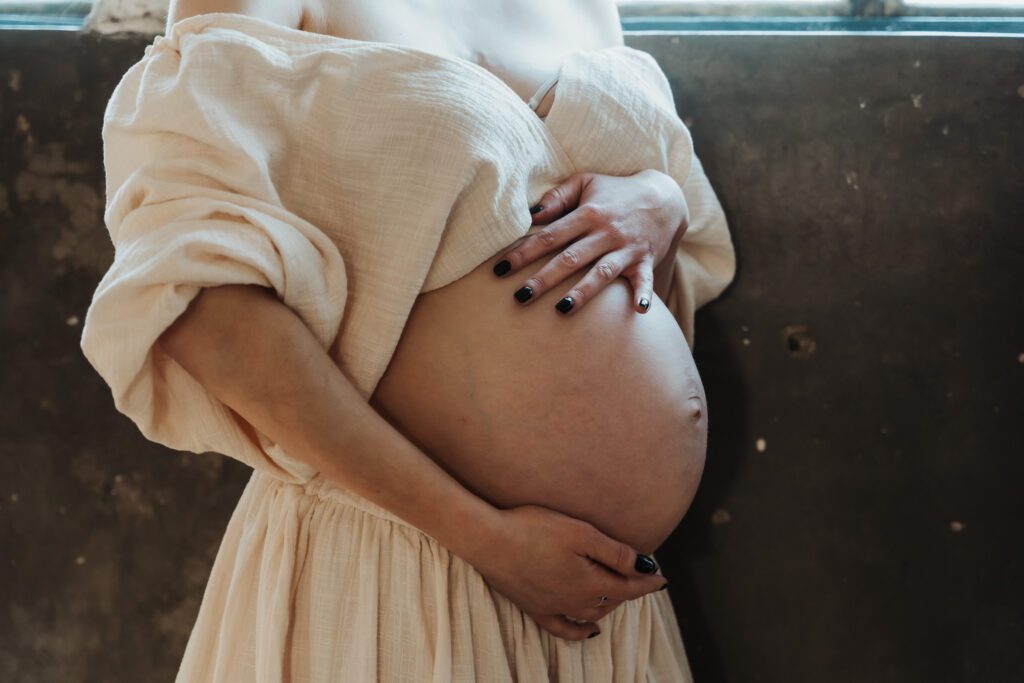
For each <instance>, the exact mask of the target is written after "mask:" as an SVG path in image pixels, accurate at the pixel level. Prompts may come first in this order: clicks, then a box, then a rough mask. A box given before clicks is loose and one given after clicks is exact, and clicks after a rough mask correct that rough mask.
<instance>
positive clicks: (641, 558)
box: [633, 553, 658, 574]
mask: <svg viewBox="0 0 1024 683" xmlns="http://www.w3.org/2000/svg"><path fill="white" fill-rule="evenodd" d="M633 566H634V567H635V568H636V570H637V571H638V572H642V573H644V574H653V573H654V572H656V571H658V566H657V565H656V564H654V560H652V559H651V558H649V557H647V556H646V555H641V554H639V553H637V556H636V564H635V565H633Z"/></svg>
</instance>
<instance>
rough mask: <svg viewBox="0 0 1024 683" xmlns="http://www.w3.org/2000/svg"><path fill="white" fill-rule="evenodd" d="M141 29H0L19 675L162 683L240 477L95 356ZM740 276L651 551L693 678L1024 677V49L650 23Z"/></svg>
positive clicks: (2, 245) (722, 311) (3, 632)
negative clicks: (675, 495)
mask: <svg viewBox="0 0 1024 683" xmlns="http://www.w3.org/2000/svg"><path fill="white" fill-rule="evenodd" d="M150 40H151V38H150V37H149V36H144V35H143V36H136V37H125V36H122V37H119V38H111V37H106V38H104V37H101V36H93V37H83V36H77V35H75V34H74V33H67V32H52V33H50V32H3V33H0V125H2V131H3V135H2V136H0V164H2V165H0V266H2V267H0V354H2V358H3V361H2V362H3V365H2V373H0V400H2V405H3V409H2V410H0V597H2V599H0V604H2V605H3V609H2V610H0V680H4V681H11V682H12V683H13V682H15V681H65V682H68V683H71V682H77V681H135V680H147V681H157V680H167V681H170V680H173V676H174V672H175V670H176V665H177V662H178V660H179V659H180V656H181V653H182V650H183V648H184V645H185V641H186V639H187V637H188V633H189V630H190V628H191V625H192V622H193V620H194V618H195V614H196V611H197V609H198V604H199V600H200V599H201V596H202V590H203V587H204V585H205V581H206V577H207V575H208V572H209V569H210V565H211V562H212V559H213V556H214V554H215V552H216V549H217V545H218V542H219V540H220V535H221V532H222V531H223V528H224V526H225V524H226V521H227V518H228V516H229V515H230V513H231V510H232V509H233V506H234V503H235V501H236V500H237V497H238V495H239V493H240V491H241V489H242V486H243V485H244V483H245V480H246V478H247V475H248V470H247V469H246V468H245V467H243V466H241V465H239V464H237V463H235V462H233V461H230V460H225V459H223V458H221V457H219V456H215V455H212V454H206V455H194V454H190V453H179V452H173V451H168V450H167V449H164V448H163V447H161V446H158V445H155V444H152V443H149V442H147V441H146V440H145V439H143V438H142V437H141V435H140V434H139V433H138V432H137V430H136V428H135V426H134V425H133V424H132V423H131V422H130V421H129V420H128V419H127V418H125V417H124V416H122V415H120V414H119V413H117V412H116V411H115V410H114V408H113V405H112V401H111V397H110V393H109V390H108V388H107V387H106V385H105V384H103V383H102V381H101V380H100V378H99V377H98V376H97V375H96V374H95V373H94V372H93V371H92V369H91V367H90V366H89V365H88V363H87V362H86V360H85V359H84V358H83V357H82V356H81V353H80V351H79V347H78V339H79V335H80V333H81V320H82V317H83V315H84V312H85V310H86V308H87V307H88V304H89V301H90V298H91V294H92V291H93V289H94V288H95V286H96V283H97V282H98V281H99V278H100V276H101V275H102V274H103V272H104V271H105V270H106V267H107V266H108V264H109V263H110V261H111V259H112V249H111V245H110V241H109V239H108V237H107V234H106V232H105V229H104V227H103V224H102V220H103V216H102V214H103V204H104V193H105V188H104V186H103V167H102V153H101V146H100V122H101V119H102V114H103V109H104V106H105V104H106V100H107V98H108V97H109V95H110V93H111V92H112V90H113V88H114V86H115V85H116V83H117V81H118V80H119V78H120V77H121V75H122V74H123V73H124V71H125V70H126V69H127V68H128V67H129V66H130V65H131V64H132V63H134V61H136V60H137V59H139V58H140V57H141V56H142V51H143V48H144V47H145V45H146V44H148V43H149V42H150ZM627 42H628V43H629V44H631V45H633V46H634V47H638V48H640V49H644V50H648V51H650V52H651V53H652V54H654V56H655V57H656V58H657V59H658V60H659V62H660V63H661V64H662V66H663V68H664V69H665V71H666V72H667V73H668V74H669V76H670V81H671V83H672V86H673V89H674V91H675V94H676V97H677V106H678V110H679V113H680V116H682V117H683V118H684V120H686V121H687V122H688V124H689V125H691V127H692V131H693V135H694V138H695V144H696V148H697V152H698V154H699V155H700V157H701V159H702V160H703V162H704V164H705V167H706V169H707V172H708V175H709V176H710V178H711V180H712V182H713V184H714V185H715V187H716V188H717V190H718V191H719V194H720V196H721V199H722V202H723V205H724V206H725V209H726V213H727V215H728V217H729V219H730V222H731V225H732V227H733V230H734V235H735V239H736V243H737V247H738V250H739V274H738V277H737V279H736V282H735V283H734V285H733V286H732V287H731V288H730V289H729V290H728V291H727V292H726V294H725V295H724V296H723V297H722V299H720V300H719V301H717V302H715V303H714V304H712V305H711V306H709V307H707V308H706V309H705V310H703V311H702V312H701V313H700V314H699V316H698V323H697V330H698V332H697V336H698V339H697V350H696V352H697V361H698V365H699V366H700V367H701V372H702V375H703V377H704V380H705V384H706V387H707V392H708V397H709V402H710V413H711V436H710V452H709V461H708V467H707V470H706V474H705V480H704V482H703V484H702V488H701V491H700V493H699V495H698V498H697V500H696V502H695V505H694V508H693V510H692V512H691V513H690V515H689V516H688V517H687V519H686V520H685V521H684V523H683V524H682V526H681V527H680V528H679V529H678V531H677V533H676V534H675V535H674V536H673V538H672V539H671V540H670V541H669V542H668V543H667V544H666V545H665V547H663V548H662V550H661V551H660V553H659V559H660V560H661V561H662V563H663V564H664V565H665V569H666V573H667V574H668V575H669V576H670V578H671V580H672V586H673V589H672V596H673V599H674V601H675V604H676V607H677V611H678V614H679V617H680V622H681V624H682V627H683V630H684V635H685V637H686V641H687V645H688V648H689V650H690V655H691V657H692V663H693V667H694V669H695V672H696V673H697V674H698V680H700V681H754V680H757V681H787V682H793V681H808V682H810V681H815V682H816V681H829V682H830V683H844V682H847V681H849V682H851V683H852V682H854V681H857V682H859V681H864V680H873V681H929V682H944V681H995V680H1012V679H1014V678H1017V677H1018V676H1019V672H1020V671H1021V669H1022V667H1024V654H1022V651H1021V649H1020V648H1019V647H1018V646H1019V644H1020V642H1022V641H1024V583H1022V582H1021V581H1020V577H1021V576H1024V556H1022V551H1021V544H1020V529H1021V524H1022V522H1024V502H1022V501H1024V497H1022V496H1021V495H1020V484H1021V482H1022V481H1024V458H1022V456H1024V452H1022V446H1021V442H1022V436H1024V427H1022V425H1024V322H1022V320H1024V316H1022V313H1024V311H1022V292H1024V230H1022V228H1024V155H1022V152H1024V41H1022V40H1020V39H1008V38H996V37H968V36H959V37H952V36H917V37H913V36H910V37H904V36H867V35H861V36H846V35H827V36H811V35H786V36H763V35H746V36H742V35H696V36H694V35H684V36H669V35H630V36H629V37H628V39H627Z"/></svg>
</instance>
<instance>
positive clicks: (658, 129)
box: [631, 51, 736, 348]
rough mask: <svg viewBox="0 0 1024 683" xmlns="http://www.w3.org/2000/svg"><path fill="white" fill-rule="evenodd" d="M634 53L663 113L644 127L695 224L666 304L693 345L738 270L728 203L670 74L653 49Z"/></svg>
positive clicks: (678, 256) (680, 252)
mask: <svg viewBox="0 0 1024 683" xmlns="http://www.w3.org/2000/svg"><path fill="white" fill-rule="evenodd" d="M631 52H632V54H635V55H636V56H638V57H639V58H640V60H641V62H642V63H643V66H645V67H646V69H647V71H648V73H649V75H650V78H647V79H645V82H646V83H649V84H651V86H652V87H653V89H654V92H653V93H651V94H650V97H649V99H648V100H647V101H648V102H649V103H650V104H651V105H652V110H653V111H655V112H657V113H656V114H654V116H653V118H652V120H650V121H648V122H646V124H645V126H644V128H645V130H646V132H645V133H644V135H645V137H649V138H650V139H651V140H653V141H656V143H657V149H658V152H657V153H655V154H654V155H653V158H656V159H657V162H656V163H655V164H654V167H656V168H658V169H659V170H661V171H663V172H664V173H666V174H668V175H669V176H671V177H672V178H674V179H675V181H676V182H677V183H678V184H679V186H680V188H682V191H683V196H684V197H685V198H686V204H687V207H688V208H689V212H690V224H689V227H688V228H687V230H686V233H685V234H684V235H683V237H682V239H681V240H679V244H678V246H677V248H676V253H675V260H676V263H675V268H673V271H672V280H671V283H670V285H669V290H668V294H667V296H666V298H665V305H666V307H667V308H668V309H669V311H671V312H672V315H673V316H674V317H675V319H676V321H677V322H678V323H679V326H680V328H682V330H683V334H684V335H685V336H686V340H687V342H688V343H689V345H690V347H691V348H693V343H694V316H695V313H696V311H697V309H698V308H700V307H701V306H703V305H705V304H706V303H708V302H710V301H712V300H714V299H715V298H717V297H718V296H719V295H720V294H721V293H722V292H723V291H724V290H725V288H726V287H727V286H728V285H729V283H730V282H732V279H733V277H734V276H735V274H736V254H735V249H734V247H733V243H732V237H731V236H730V234H729V225H728V222H727V221H726V217H725V212H724V211H723V209H722V204H721V202H719V200H718V196H717V195H716V194H715V190H714V188H713V187H712V186H711V182H710V181H709V180H708V177H707V175H706V174H705V173H704V165H703V164H702V163H701V161H700V158H698V156H697V153H696V151H695V150H694V145H693V138H692V136H691V135H690V130H689V128H688V127H687V126H686V124H685V123H683V121H682V119H681V118H680V117H679V115H678V113H677V112H676V107H675V98H674V96H673V94H672V88H671V85H670V84H669V82H668V78H667V76H666V75H665V73H664V71H662V69H661V66H660V65H659V64H658V62H657V61H656V60H655V59H654V58H653V57H652V56H651V55H650V54H649V53H647V52H641V51H631Z"/></svg>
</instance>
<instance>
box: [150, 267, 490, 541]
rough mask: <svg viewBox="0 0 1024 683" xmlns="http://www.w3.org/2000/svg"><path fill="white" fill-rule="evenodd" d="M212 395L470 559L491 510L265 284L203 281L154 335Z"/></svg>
mask: <svg viewBox="0 0 1024 683" xmlns="http://www.w3.org/2000/svg"><path fill="white" fill-rule="evenodd" d="M160 344H161V346H162V347H163V350H164V351H165V352H166V353H167V354H168V355H170V356H171V357H172V358H174V359H175V360H176V361H177V362H178V363H179V364H180V365H182V366H183V367H184V368H185V369H186V370H187V371H188V372H189V373H190V374H192V375H193V376H194V377H195V378H196V379H197V380H198V381H199V382H200V383H201V384H202V385H203V386H205V387H206V388H207V389H208V390H209V391H210V392H211V393H212V394H213V395H214V396H216V397H217V398H219V399H220V400H222V401H223V402H224V403H225V404H227V405H228V406H230V407H231V408H232V409H233V410H235V411H236V412H237V413H238V414H240V415H241V416H242V418H244V419H245V420H247V421H248V422H249V423H250V424H252V425H253V426H255V427H256V428H257V429H258V430H259V431H261V432H263V433H264V434H266V435H268V436H269V437H270V438H272V439H274V441H276V442H277V443H279V444H280V445H281V446H282V447H283V448H284V450H285V451H286V452H288V453H289V454H292V455H294V456H295V457H297V458H299V459H300V460H302V461H304V462H308V463H309V464H312V465H313V466H314V467H315V468H316V469H317V470H319V471H320V472H321V474H322V476H324V477H327V478H328V479H331V480H333V481H336V482H339V483H340V484H341V485H342V486H344V487H345V488H348V489H351V490H353V491H355V492H356V493H358V494H359V495H361V496H363V497H365V498H367V499H369V500H371V501H373V502H375V503H377V504H378V505H381V506H382V507H384V508H386V509H388V510H390V511H392V512H394V513H395V514H396V515H398V516H399V517H401V518H403V519H405V520H406V521H408V522H409V523H411V524H413V525H414V526H416V527H418V528H420V529H422V530H423V531H424V532H426V533H427V534H429V535H431V536H433V537H434V538H436V539H437V540H438V541H439V542H440V543H442V544H443V545H445V546H447V547H448V548H449V549H451V550H452V552H454V553H455V554H457V555H459V556H461V557H463V558H466V559H467V560H470V559H471V558H475V556H476V553H475V552H474V550H475V549H476V547H477V546H478V545H480V543H481V541H482V540H483V539H485V538H488V537H491V536H493V535H495V528H494V527H495V525H496V524H497V518H498V510H497V509H496V508H494V507H492V506H491V505H490V504H488V503H486V502H485V501H483V500H482V499H480V498H478V497H477V496H475V495H473V494H472V493H471V492H469V491H468V490H467V489H465V488H464V487H463V486H462V485H461V484H459V483H458V482H457V481H455V480H454V479H453V478H452V477H451V476H450V475H449V474H448V473H447V472H445V471H444V470H443V469H442V468H441V467H440V466H439V465H437V464H436V463H435V462H434V461H433V460H431V459H430V458H429V457H427V456H426V455H425V454H424V453H423V452H422V451H420V450H418V449H417V448H416V447H415V446H413V445H412V443H410V442H409V441H408V440H407V439H406V438H405V437H404V436H403V435H402V434H401V433H400V432H398V431H397V430H396V429H395V428H394V427H393V426H391V424H390V423H388V422H387V421H386V420H384V418H382V417H381V416H380V415H379V414H378V413H377V412H376V411H375V410H374V409H373V408H372V407H371V406H370V405H369V404H368V403H367V402H366V401H364V400H363V398H362V396H361V395H360V394H359V392H358V391H357V390H356V389H355V388H354V387H353V386H352V384H351V383H350V382H349V380H348V379H347V378H346V377H345V375H344V374H343V373H342V372H341V370H340V369H339V368H338V366H337V365H335V364H334V362H333V361H332V360H331V358H330V357H329V356H328V355H327V353H326V352H325V351H324V349H323V348H322V347H321V346H320V345H319V343H318V342H317V340H316V338H315V337H314V336H313V335H312V334H311V333H310V332H309V330H308V328H307V327H306V326H305V324H303V322H302V321H301V320H300V319H299V317H298V316H296V315H295V314H294V313H293V312H292V311H291V310H290V309H289V308H288V307H287V306H285V305H284V304H282V303H280V302H279V301H278V300H277V298H276V297H275V296H274V294H273V292H272V290H269V289H266V288H263V287H257V286H251V285H224V286H219V287H211V288H206V289H204V290H203V291H202V292H201V293H200V294H199V295H198V296H197V297H196V299H195V300H194V301H193V302H192V304H191V305H190V306H189V308H188V310H187V311H186V312H185V313H183V314H182V315H181V316H180V317H179V318H178V319H177V320H176V321H175V323H174V324H173V325H172V326H170V327H169V328H167V330H166V331H165V332H164V334H163V335H162V336H161V337H160Z"/></svg>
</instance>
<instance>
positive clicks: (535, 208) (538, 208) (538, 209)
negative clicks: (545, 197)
mask: <svg viewBox="0 0 1024 683" xmlns="http://www.w3.org/2000/svg"><path fill="white" fill-rule="evenodd" d="M543 210H544V205H543V204H534V205H533V206H531V207H530V213H540V212H541V211H543Z"/></svg>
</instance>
